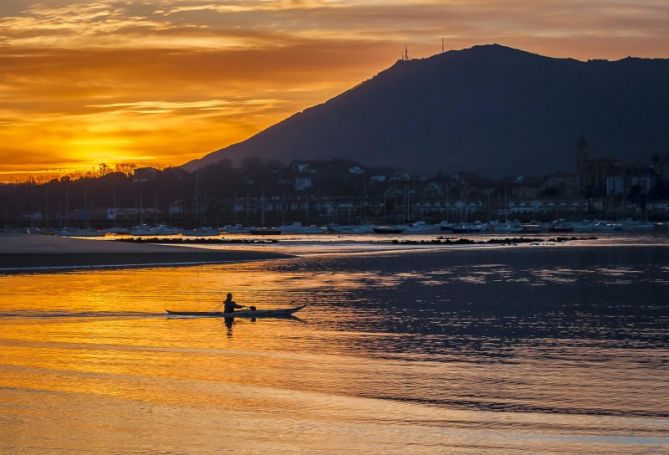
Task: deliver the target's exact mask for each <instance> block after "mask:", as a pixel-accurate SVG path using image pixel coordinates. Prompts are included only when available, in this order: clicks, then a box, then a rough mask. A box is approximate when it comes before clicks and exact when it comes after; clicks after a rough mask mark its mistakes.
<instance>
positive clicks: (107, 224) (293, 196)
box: [0, 136, 669, 231]
mask: <svg viewBox="0 0 669 455" xmlns="http://www.w3.org/2000/svg"><path fill="white" fill-rule="evenodd" d="M574 158H575V159H574V161H575V163H576V165H575V167H574V169H573V170H572V172H560V173H555V174H552V175H546V176H540V177H537V176H520V175H515V176H508V177H505V178H502V179H497V180H491V179H486V178H483V177H480V176H477V175H474V174H471V173H461V172H460V173H442V172H439V173H436V174H435V175H430V176H427V175H411V174H409V173H407V172H405V171H403V170H401V169H394V168H382V167H368V166H364V165H362V164H360V163H356V162H353V161H350V160H338V159H333V160H320V161H308V160H301V161H293V162H291V163H282V162H278V161H266V160H260V159H245V160H244V161H243V162H242V163H241V164H240V165H238V166H234V165H233V164H232V163H231V162H230V161H227V160H223V161H220V162H218V163H214V164H211V165H209V166H206V167H204V168H202V169H199V170H197V171H195V172H192V173H191V172H187V171H185V170H183V169H181V168H167V169H164V170H159V169H155V168H151V167H135V166H128V165H124V166H122V167H117V168H111V167H108V166H101V167H100V169H99V170H98V172H97V173H96V175H87V176H85V177H82V178H77V179H74V178H71V177H62V178H59V179H54V180H51V181H49V182H45V183H41V184H38V183H36V182H26V183H22V184H5V185H2V186H0V226H2V227H4V228H5V229H17V228H26V227H33V228H54V229H57V228H59V229H77V228H78V229H83V228H90V229H108V230H110V231H114V229H120V228H130V227H132V226H137V225H154V226H155V225H168V226H175V227H178V228H184V229H186V228H187V229H195V228H202V227H204V226H216V227H222V226H226V225H227V226H259V227H263V226H281V225H283V226H286V225H293V223H299V224H300V225H303V226H309V225H315V226H336V225H410V224H411V223H425V224H428V225H433V224H437V223H442V224H444V225H453V226H456V225H458V226H473V227H472V229H474V230H475V231H478V230H483V226H486V227H488V226H490V225H495V224H497V225H506V226H509V225H510V224H512V223H521V224H527V223H553V224H560V225H563V226H565V223H569V222H571V223H573V222H588V221H590V222H591V221H592V220H607V221H615V220H626V219H627V220H639V221H650V222H660V221H664V220H667V219H669V154H666V155H664V156H660V155H656V156H654V157H653V158H652V160H651V161H650V162H647V163H629V162H623V161H619V160H615V159H608V158H607V159H602V158H598V159H593V158H591V157H590V155H589V150H588V143H587V141H586V139H585V137H583V136H581V137H580V138H579V140H578V141H577V143H576V146H575V150H574ZM475 226H479V227H475ZM463 229H465V228H463ZM565 230H567V228H566V227H565Z"/></svg>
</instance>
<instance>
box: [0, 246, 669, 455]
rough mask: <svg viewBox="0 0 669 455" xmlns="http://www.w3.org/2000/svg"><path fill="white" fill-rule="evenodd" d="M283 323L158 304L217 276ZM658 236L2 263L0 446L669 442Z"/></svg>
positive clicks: (464, 448)
mask: <svg viewBox="0 0 669 455" xmlns="http://www.w3.org/2000/svg"><path fill="white" fill-rule="evenodd" d="M227 291H232V292H233V293H234V294H235V299H236V300H237V301H238V302H240V303H245V304H255V305H257V306H258V307H289V306H293V305H298V304H305V303H306V304H308V305H309V306H308V307H307V308H305V309H304V310H302V311H301V312H300V313H298V314H297V315H298V316H299V317H300V319H297V320H291V319H275V320H271V319H262V320H260V319H259V320H257V321H255V322H254V321H250V320H239V319H238V320H235V321H234V322H233V323H232V324H229V323H228V324H226V321H224V320H220V319H202V318H166V317H165V316H164V315H163V313H162V312H163V310H164V309H165V308H170V309H177V310H178V309H183V310H203V311H208V310H211V309H212V308H213V307H214V305H215V304H216V302H218V301H220V299H221V298H222V296H223V295H224V293H225V292H227ZM667 291H669V248H667V247H666V246H664V245H659V246H654V247H643V246H631V245H628V246H625V247H613V246H597V247H580V246H577V245H573V246H567V247H560V248H552V247H540V248H539V247H537V248H532V247H522V248H498V249H487V250H481V249H472V250H463V249H454V250H448V251H442V252H416V251H403V252H396V253H392V252H386V253H385V254H381V255H376V254H375V255H362V254H358V255H346V256H344V255H337V254H332V255H328V256H319V255H312V256H310V257H301V258H295V259H287V260H279V261H271V262H259V263H246V264H241V265H230V264H228V265H208V266H199V267H187V268H157V269H141V270H107V271H95V272H91V271H87V272H74V273H61V274H36V275H13V276H4V277H0V410H1V411H0V452H6V453H63V452H74V453H78V452H81V453H91V452H95V453H141V454H149V453H235V454H255V453H259V452H262V451H267V452H268V453H290V454H296V453H297V454H351V453H360V452H362V451H366V452H368V453H373V454H397V453H412V454H435V453H483V452H484V453H495V454H497V453H500V454H501V453H647V454H652V453H658V454H659V453H667V451H669V394H668V393H667V386H668V383H669V368H668V366H669V333H668V332H667V327H668V323H669V303H668V302H667V298H666V296H667V295H668V294H667Z"/></svg>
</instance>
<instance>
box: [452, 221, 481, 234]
mask: <svg viewBox="0 0 669 455" xmlns="http://www.w3.org/2000/svg"><path fill="white" fill-rule="evenodd" d="M441 229H442V230H444V231H451V232H452V233H453V234H484V233H485V232H487V231H488V225H487V224H484V223H474V224H466V223H464V224H457V225H450V226H448V227H447V228H444V226H442V227H441Z"/></svg>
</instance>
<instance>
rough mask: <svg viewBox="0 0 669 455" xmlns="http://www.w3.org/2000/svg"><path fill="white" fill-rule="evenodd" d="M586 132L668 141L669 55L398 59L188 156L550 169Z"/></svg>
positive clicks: (569, 161) (629, 150)
mask: <svg viewBox="0 0 669 455" xmlns="http://www.w3.org/2000/svg"><path fill="white" fill-rule="evenodd" d="M581 133H583V134H585V136H586V137H587V139H588V141H589V143H590V154H591V156H595V157H596V156H600V157H604V156H607V157H615V158H620V159H625V160H629V161H645V160H647V159H649V158H650V156H651V155H653V154H655V153H659V154H665V153H669V59H641V58H631V57H629V58H625V59H623V60H618V61H606V60H590V61H588V62H582V61H578V60H573V59H557V58H549V57H544V56H541V55H536V54H531V53H528V52H524V51H521V50H517V49H512V48H508V47H504V46H500V45H496V44H493V45H483V46H475V47H472V48H469V49H464V50H460V51H449V52H445V53H442V54H438V55H435V56H432V57H430V58H426V59H417V60H409V61H398V62H397V63H395V64H394V65H393V66H391V67H390V68H388V69H387V70H385V71H383V72H381V73H379V74H378V75H376V76H375V77H373V78H372V79H370V80H368V81H366V82H364V83H362V84H360V85H358V86H356V87H354V88H352V89H350V90H348V91H346V92H344V93H342V94H340V95H338V96H336V97H335V98H333V99H331V100H329V101H327V102H326V103H324V104H320V105H317V106H314V107H312V108H309V109H306V110H304V111H303V112H300V113H298V114H295V115H293V116H291V117H289V118H288V119H286V120H283V121H282V122H279V123H277V124H276V125H274V126H272V127H270V128H268V129H266V130H264V131H262V132H260V133H258V134H256V135H255V136H253V137H251V138H249V139H247V140H245V141H243V142H240V143H238V144H234V145H231V146H229V147H226V148H224V149H222V150H219V151H217V152H214V153H211V154H209V155H207V156H205V157H204V158H202V159H200V160H195V161H192V162H190V163H187V164H186V165H185V168H186V169H189V170H193V169H196V168H198V167H201V166H204V165H206V164H209V163H212V162H216V161H218V160H221V159H224V158H229V159H232V160H233V161H236V160H240V159H242V158H244V157H252V156H257V157H263V158H274V159H279V160H284V161H288V160H293V159H310V160H315V159H321V158H322V159H328V158H350V159H354V160H356V161H359V162H362V163H364V164H369V165H388V166H398V167H402V168H405V169H408V170H411V171H415V172H430V173H433V172H436V171H437V170H443V171H446V172H456V171H472V172H478V173H480V174H482V175H486V176H490V177H499V176H503V175H508V174H544V173H550V172H555V171H563V170H572V169H574V168H575V164H576V152H575V144H576V141H577V139H578V137H579V135H580V134H581Z"/></svg>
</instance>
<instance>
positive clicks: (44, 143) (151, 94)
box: [0, 0, 669, 181]
mask: <svg viewBox="0 0 669 455" xmlns="http://www.w3.org/2000/svg"><path fill="white" fill-rule="evenodd" d="M668 21H669V4H668V3H667V2H666V1H663V0H635V1H632V0H613V1H612V0H609V1H604V0H593V1H587V2H582V1H576V0H564V1H560V2H555V1H547V0H538V1H529V0H511V1H504V2H500V1H495V0H474V1H464V0H446V1H444V0H442V1H436V0H435V1H430V0H423V1H412V0H383V1H382V0H379V1H369V0H367V1H364V0H302V1H300V0H277V1H272V0H244V1H241V0H237V1H234V0H233V1H216V0H152V1H134V0H94V1H72V0H39V1H36V0H9V1H7V0H4V1H2V2H1V3H0V68H2V70H1V71H0V180H2V181H9V180H20V179H25V178H26V176H28V175H50V174H60V173H64V172H69V171H72V170H78V169H87V168H91V167H93V166H95V165H97V164H98V163H101V162H105V163H108V164H114V163H119V162H135V163H138V164H140V165H141V164H147V165H148V164H151V165H157V164H160V165H178V164H182V163H184V162H186V161H189V160H191V159H194V158H198V157H201V156H203V155H204V154H206V153H208V152H211V151H213V150H216V149H219V148H222V147H223V146H226V145H229V144H232V143H235V142H238V141H241V140H243V139H245V138H247V137H249V136H250V135H252V134H254V133H255V132H258V131H260V130H262V129H263V128H265V127H267V126H269V125H271V124H273V123H275V122H277V121H279V120H281V119H283V118H285V117H287V116H288V115H290V114H292V113H294V112H297V111H299V110H301V109H304V108H306V107H308V106H310V105H313V104H317V103H320V102H323V101H325V100H326V99H328V98H330V97H332V96H334V95H335V94H337V93H339V92H341V91H343V90H345V89H347V88H348V87H350V86H352V85H355V84H357V83H359V82H361V81H363V80H365V79H367V78H369V77H371V76H372V75H374V74H376V73H377V72H379V71H381V70H383V69H384V68H386V67H387V66H389V65H391V64H392V63H393V62H394V61H395V60H397V58H398V57H399V56H400V52H401V50H402V49H403V48H404V45H405V44H406V45H407V46H408V48H409V53H410V54H411V55H412V57H426V56H429V55H433V54H435V53H438V52H440V51H441V42H442V41H441V40H442V38H444V40H445V47H446V49H447V50H448V49H460V48H464V47H469V46H471V45H475V44H481V43H491V42H498V43H501V44H505V45H507V46H511V47H517V48H522V49H525V50H528V51H532V52H537V53H541V54H545V55H550V56H558V57H574V58H580V59H588V58H608V59H618V58H623V57H626V56H628V55H635V56H641V57H667V56H669V29H667V27H666V24H667V22H668Z"/></svg>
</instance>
